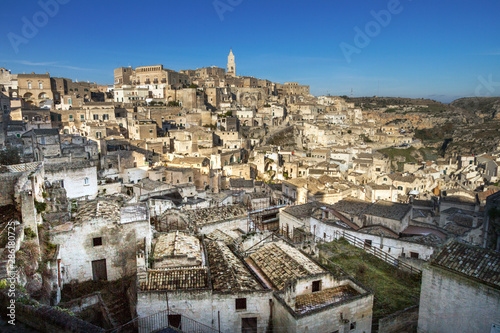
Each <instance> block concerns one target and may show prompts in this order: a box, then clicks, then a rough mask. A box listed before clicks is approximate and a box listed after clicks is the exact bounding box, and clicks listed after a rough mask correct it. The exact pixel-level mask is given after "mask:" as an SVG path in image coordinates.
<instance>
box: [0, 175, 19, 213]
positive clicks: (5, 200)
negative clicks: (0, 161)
mask: <svg viewBox="0 0 500 333" xmlns="http://www.w3.org/2000/svg"><path fill="white" fill-rule="evenodd" d="M21 176H22V174H21V173H3V174H0V183H1V184H2V189H3V190H2V191H0V207H1V206H6V205H12V204H15V201H14V194H15V187H16V184H17V181H18V180H19V178H20V177H21Z"/></svg>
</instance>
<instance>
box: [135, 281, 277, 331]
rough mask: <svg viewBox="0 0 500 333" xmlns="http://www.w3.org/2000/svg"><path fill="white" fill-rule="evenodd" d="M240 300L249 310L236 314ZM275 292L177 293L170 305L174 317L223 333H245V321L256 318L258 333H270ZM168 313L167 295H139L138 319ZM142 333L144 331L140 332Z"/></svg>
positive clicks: (173, 295)
mask: <svg viewBox="0 0 500 333" xmlns="http://www.w3.org/2000/svg"><path fill="white" fill-rule="evenodd" d="M236 298H246V299H247V308H246V310H236ZM270 299H272V291H270V290H263V291H251V292H237V291H234V292H219V293H218V292H211V291H209V290H198V291H177V292H169V293H168V305H169V307H170V311H172V312H173V313H178V314H182V315H184V316H187V317H189V318H191V319H194V320H196V321H198V322H200V323H202V324H204V325H206V326H209V327H212V328H214V329H218V324H219V323H218V315H219V314H220V327H221V332H241V320H242V318H248V317H256V318H257V329H258V332H259V333H260V332H262V333H264V332H266V328H267V327H268V325H269V314H270V312H271V310H270V302H269V300H270ZM166 309H167V294H166V293H164V292H139V293H138V295H137V314H138V316H140V317H142V316H148V315H152V314H155V313H158V312H160V311H164V310H166ZM140 332H141V331H140Z"/></svg>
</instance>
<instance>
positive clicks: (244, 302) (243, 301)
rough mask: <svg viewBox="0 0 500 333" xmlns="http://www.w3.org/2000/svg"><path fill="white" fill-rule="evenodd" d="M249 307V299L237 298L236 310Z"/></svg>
mask: <svg viewBox="0 0 500 333" xmlns="http://www.w3.org/2000/svg"><path fill="white" fill-rule="evenodd" d="M246 309H247V299H246V298H237V299H236V310H246Z"/></svg>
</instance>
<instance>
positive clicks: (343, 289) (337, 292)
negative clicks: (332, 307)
mask: <svg viewBox="0 0 500 333" xmlns="http://www.w3.org/2000/svg"><path fill="white" fill-rule="evenodd" d="M357 295H359V292H357V291H356V290H355V289H354V288H352V287H351V286H349V285H346V286H340V287H337V288H329V289H324V290H321V291H318V292H314V293H310V294H303V295H297V297H296V298H295V311H296V312H298V313H306V312H308V311H310V310H313V309H316V308H318V307H321V306H325V305H328V304H333V303H337V302H340V301H343V300H345V299H348V298H351V297H354V296H357Z"/></svg>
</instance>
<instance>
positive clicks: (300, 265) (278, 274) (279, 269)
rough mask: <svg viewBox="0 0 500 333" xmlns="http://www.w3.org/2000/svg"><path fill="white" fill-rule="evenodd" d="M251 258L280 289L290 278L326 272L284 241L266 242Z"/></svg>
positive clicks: (274, 285)
mask: <svg viewBox="0 0 500 333" xmlns="http://www.w3.org/2000/svg"><path fill="white" fill-rule="evenodd" d="M250 259H251V260H252V261H253V262H254V264H255V265H256V266H257V267H258V268H259V269H260V271H261V272H262V273H263V274H264V276H265V277H266V278H267V279H268V280H269V282H271V284H272V285H273V287H275V288H276V289H278V290H280V289H283V287H284V286H285V283H286V282H287V281H289V280H293V279H296V278H299V277H303V276H307V275H312V274H319V273H324V272H325V271H324V270H323V269H322V268H321V267H319V266H318V265H317V264H316V263H314V262H313V261H311V260H310V259H309V258H307V257H306V256H305V255H304V254H302V253H301V252H300V251H299V250H297V249H295V248H294V247H292V246H290V245H288V244H286V243H284V242H280V243H279V244H277V243H269V244H266V245H264V246H263V247H261V248H260V249H259V250H258V251H257V252H255V253H252V254H251V255H250Z"/></svg>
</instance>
